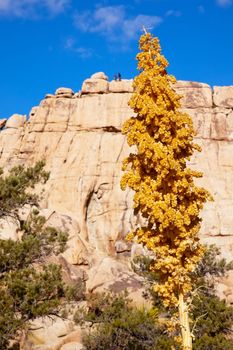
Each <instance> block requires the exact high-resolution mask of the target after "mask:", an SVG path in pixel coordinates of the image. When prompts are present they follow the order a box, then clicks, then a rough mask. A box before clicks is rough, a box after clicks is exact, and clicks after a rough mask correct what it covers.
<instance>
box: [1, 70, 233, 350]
mask: <svg viewBox="0 0 233 350" xmlns="http://www.w3.org/2000/svg"><path fill="white" fill-rule="evenodd" d="M107 79H108V78H107V77H106V75H105V74H104V73H102V72H99V73H96V74H94V75H92V77H91V78H89V79H87V80H85V81H84V83H83V85H82V90H81V91H80V92H78V93H74V92H73V91H72V90H71V89H69V88H59V89H57V91H56V93H55V94H54V95H52V94H49V95H46V97H45V99H44V100H42V101H41V103H40V105H39V106H37V107H33V109H32V110H31V112H30V113H29V118H28V119H27V120H26V118H25V116H19V115H13V116H12V117H11V118H9V119H8V120H7V121H5V120H4V121H2V120H1V127H3V129H2V130H1V131H0V151H1V158H0V166H2V167H4V169H7V168H10V167H12V166H13V165H16V164H24V165H31V164H34V163H35V162H36V161H37V160H41V159H44V160H45V161H46V168H47V170H49V171H50V178H49V180H48V182H47V184H46V186H45V193H44V199H43V201H42V203H41V205H42V208H43V211H44V213H47V214H48V220H52V222H53V223H54V224H56V223H57V224H58V225H59V226H62V227H66V228H68V229H69V232H70V240H69V248H68V250H67V251H66V252H65V253H64V258H65V259H66V261H67V262H68V264H72V265H78V266H83V268H84V269H85V271H86V273H87V275H88V276H89V279H88V282H87V284H88V288H89V289H90V290H94V289H96V288H99V287H101V288H104V287H105V286H107V287H108V288H109V286H110V287H111V286H114V284H115V287H116V288H119V285H120V283H121V281H122V280H128V281H130V282H129V285H130V287H131V291H132V292H133V291H136V290H137V289H138V288H139V284H140V281H138V280H137V278H136V277H135V276H134V274H133V273H132V272H130V270H129V269H128V270H127V269H126V270H127V271H124V268H123V265H124V266H127V261H128V260H127V257H129V256H134V255H135V254H138V253H139V252H141V251H142V247H140V246H138V245H137V244H133V245H132V246H131V245H129V244H128V243H126V242H125V241H124V237H125V235H126V233H127V232H128V231H129V230H130V229H131V227H132V226H133V225H135V224H137V220H138V218H135V217H134V215H133V211H132V203H133V202H132V195H133V194H132V192H130V191H125V192H122V191H121V189H120V178H121V175H122V173H121V163H122V160H123V159H124V158H125V156H126V155H127V154H128V152H129V147H128V145H127V143H126V139H125V137H124V136H123V135H122V134H121V132H120V131H121V125H122V123H123V122H124V120H125V119H127V118H129V117H130V116H132V111H131V110H130V108H129V107H128V104H127V103H128V100H129V98H130V96H131V93H132V91H133V87H132V80H122V81H112V82H109V81H108V80H107ZM174 88H175V89H176V90H177V92H178V93H180V94H181V95H183V98H182V106H183V107H182V108H183V110H185V111H187V112H188V113H189V114H190V115H191V116H192V118H193V121H194V125H195V128H196V132H197V135H196V141H197V142H198V143H199V144H200V145H201V147H202V152H201V153H196V154H195V155H194V157H193V158H192V159H191V161H190V166H192V167H193V168H195V169H198V170H201V171H203V173H204V177H203V178H202V179H200V180H198V181H199V184H200V185H203V186H204V187H206V188H207V189H208V190H209V191H210V192H211V193H212V195H213V197H214V202H211V203H208V204H207V205H206V206H205V209H204V210H203V213H202V216H203V224H202V228H201V232H200V234H201V238H202V240H203V241H204V242H207V243H215V244H217V245H218V246H220V247H221V249H222V253H223V255H224V256H225V257H226V258H227V259H228V260H231V259H232V253H233V214H232V213H233V189H232V183H233V87H232V86H231V87H214V88H213V90H212V89H211V87H210V86H208V85H207V84H203V83H196V82H188V81H178V82H177V83H176V85H175V86H174ZM4 125H5V127H4ZM8 229H9V236H13V233H12V232H10V231H11V229H10V228H8ZM5 238H6V237H5ZM117 259H118V261H117ZM97 270H98V271H97ZM101 271H106V276H107V277H106V278H107V280H103V275H101V273H99V272H101ZM93 276H95V278H93ZM117 281H118V282H119V283H118V285H117ZM122 288H123V287H122ZM232 288H233V282H232V281H230V282H229V279H228V280H227V282H226V281H223V284H222V289H221V292H222V294H223V295H225V296H227V297H228V298H229V300H230V301H231V299H232V301H233V297H232V292H231V291H232ZM113 289H114V288H113ZM72 341H73V342H74V341H75V340H72ZM41 349H42V348H41ZM44 349H46V348H44ZM62 349H63V348H62ZM64 349H65V348H64ZM67 349H68V347H67Z"/></svg>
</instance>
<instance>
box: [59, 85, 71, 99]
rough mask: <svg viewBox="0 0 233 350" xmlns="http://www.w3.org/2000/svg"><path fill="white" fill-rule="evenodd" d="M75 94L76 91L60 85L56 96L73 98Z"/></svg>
mask: <svg viewBox="0 0 233 350" xmlns="http://www.w3.org/2000/svg"><path fill="white" fill-rule="evenodd" d="M73 95H74V91H73V90H72V89H70V88H65V87H60V88H58V89H57V90H56V92H55V96H56V97H57V98H71V97H73Z"/></svg>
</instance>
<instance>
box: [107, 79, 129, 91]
mask: <svg viewBox="0 0 233 350" xmlns="http://www.w3.org/2000/svg"><path fill="white" fill-rule="evenodd" d="M109 92H133V79H130V80H126V79H124V80H121V81H116V80H112V81H111V82H110V83H109Z"/></svg>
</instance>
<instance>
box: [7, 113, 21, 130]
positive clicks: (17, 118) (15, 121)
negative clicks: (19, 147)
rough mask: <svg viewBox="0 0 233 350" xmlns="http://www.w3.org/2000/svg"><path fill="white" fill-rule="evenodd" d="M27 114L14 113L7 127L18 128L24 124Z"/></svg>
mask: <svg viewBox="0 0 233 350" xmlns="http://www.w3.org/2000/svg"><path fill="white" fill-rule="evenodd" d="M25 122H26V116H25V115H21V114H13V115H12V116H11V117H10V118H9V119H8V120H7V122H6V128H14V129H18V128H21V127H22V126H24V124H25Z"/></svg>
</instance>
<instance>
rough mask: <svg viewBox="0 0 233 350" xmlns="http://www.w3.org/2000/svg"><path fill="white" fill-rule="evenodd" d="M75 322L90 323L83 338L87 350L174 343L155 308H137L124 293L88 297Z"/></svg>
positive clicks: (140, 349)
mask: <svg viewBox="0 0 233 350" xmlns="http://www.w3.org/2000/svg"><path fill="white" fill-rule="evenodd" d="M75 321H76V323H78V324H83V323H84V322H88V323H89V324H91V325H92V327H91V328H90V331H89V332H88V333H86V334H85V335H84V337H83V344H84V346H85V348H86V349H88V350H97V349H98V350H108V349H111V350H121V349H122V350H155V349H156V350H160V349H161V350H162V349H163V350H166V349H167V350H168V349H169V350H170V349H171V346H172V345H173V346H175V343H174V341H173V340H172V339H170V338H169V337H168V336H167V335H166V334H165V332H166V331H165V327H164V326H163V325H162V324H161V323H160V322H159V320H158V310H157V309H156V308H152V309H150V310H146V309H145V308H141V309H137V308H135V307H133V306H132V305H131V303H130V300H129V299H128V298H127V296H126V295H115V294H94V295H91V296H89V299H88V308H87V309H86V310H85V309H83V310H82V312H81V310H79V311H78V312H77V313H76V315H75ZM174 349H176V348H175V347H174Z"/></svg>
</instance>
